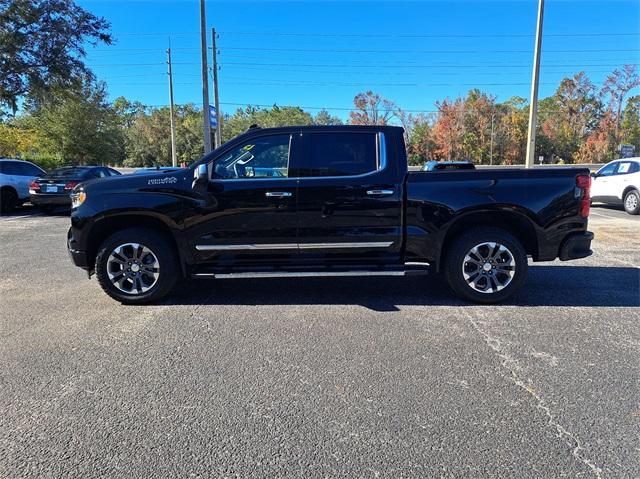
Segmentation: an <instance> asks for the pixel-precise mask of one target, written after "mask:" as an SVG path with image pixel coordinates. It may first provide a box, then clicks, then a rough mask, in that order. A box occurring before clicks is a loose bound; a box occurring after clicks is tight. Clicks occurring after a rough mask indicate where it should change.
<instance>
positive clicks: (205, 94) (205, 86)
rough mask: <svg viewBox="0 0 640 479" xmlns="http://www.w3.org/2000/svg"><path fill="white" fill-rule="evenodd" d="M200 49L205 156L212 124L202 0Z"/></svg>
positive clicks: (201, 0) (209, 147) (209, 144)
mask: <svg viewBox="0 0 640 479" xmlns="http://www.w3.org/2000/svg"><path fill="white" fill-rule="evenodd" d="M200 48H201V50H202V119H203V121H204V154H205V155H206V154H207V153H209V152H210V151H211V123H210V121H209V77H208V72H207V21H206V18H205V9H204V0H200Z"/></svg>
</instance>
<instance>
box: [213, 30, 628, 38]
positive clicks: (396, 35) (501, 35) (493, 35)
mask: <svg viewBox="0 0 640 479" xmlns="http://www.w3.org/2000/svg"><path fill="white" fill-rule="evenodd" d="M220 34H223V35H252V36H292V37H345V38H354V37H356V38H389V37H394V38H530V37H533V36H534V35H532V34H528V33H473V34H469V33H463V34H452V33H437V34H436V33H433V34H406V33H310V32H238V31H222V32H220ZM639 35H640V33H638V32H629V33H621V32H614V33H608V32H602V33H545V36H546V37H624V36H639Z"/></svg>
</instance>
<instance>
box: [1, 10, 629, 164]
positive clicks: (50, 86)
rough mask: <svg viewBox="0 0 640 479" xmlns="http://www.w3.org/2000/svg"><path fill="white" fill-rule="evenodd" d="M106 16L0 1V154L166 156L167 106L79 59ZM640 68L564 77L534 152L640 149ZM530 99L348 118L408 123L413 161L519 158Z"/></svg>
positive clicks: (185, 139)
mask: <svg viewBox="0 0 640 479" xmlns="http://www.w3.org/2000/svg"><path fill="white" fill-rule="evenodd" d="M111 42H112V39H111V36H110V34H109V24H108V22H107V21H105V20H104V19H102V18H98V17H95V16H93V15H92V14H91V13H89V12H87V11H86V10H84V9H83V8H81V7H79V6H77V5H76V4H75V3H74V2H73V1H71V0H0V51H1V52H2V55H0V156H4V157H19V158H24V159H29V160H32V161H35V162H37V163H40V164H41V165H42V166H44V167H46V168H51V167H53V166H57V165H61V164H110V165H125V166H152V165H167V164H170V163H171V144H170V137H171V135H170V127H169V125H170V123H169V108H168V107H160V108H157V107H149V106H145V105H143V104H141V103H140V102H137V101H131V100H129V99H126V98H123V97H120V98H117V99H115V100H114V101H109V96H108V92H107V86H106V84H105V83H104V82H100V81H97V80H96V78H95V76H94V75H93V73H92V72H91V70H90V69H89V68H87V67H86V65H85V64H84V62H83V58H84V57H85V56H86V50H85V48H86V45H96V44H98V43H104V44H110V43H111ZM638 86H640V78H639V76H638V70H637V66H635V65H623V66H621V68H619V69H615V70H614V71H612V72H611V74H610V75H608V76H607V78H606V79H605V81H604V83H603V84H602V87H601V88H597V87H596V86H595V85H594V84H593V82H591V80H590V79H589V78H588V76H587V75H586V74H585V73H584V72H579V73H577V74H575V75H574V76H572V77H567V78H564V79H563V80H562V81H561V82H560V83H559V85H558V87H557V89H556V91H555V93H554V94H553V95H551V96H549V97H547V98H544V99H542V100H540V102H539V105H538V110H539V115H538V129H537V139H536V152H535V154H536V157H543V160H544V162H545V163H602V162H606V161H609V160H611V159H613V158H616V157H617V155H618V152H617V148H618V147H619V145H620V144H631V145H634V146H635V148H636V152H640V95H635V96H631V92H633V91H634V89H635V88H637V87H638ZM528 114H529V105H528V103H527V100H526V99H524V98H521V97H513V98H509V99H508V100H506V101H504V102H498V101H497V98H496V96H494V95H492V94H490V93H486V92H482V91H481V90H479V89H472V90H470V91H469V92H468V93H467V94H466V95H465V96H464V97H458V98H445V99H443V100H441V101H437V102H436V104H435V110H434V111H433V112H429V113H415V112H410V111H405V110H404V109H403V108H401V107H400V106H399V105H397V104H396V103H395V102H394V101H392V100H391V99H388V98H384V97H383V96H381V95H380V94H378V93H374V92H372V91H364V92H361V93H358V94H357V95H355V97H354V99H353V108H352V110H351V112H350V113H349V115H348V119H347V120H346V122H348V123H351V124H356V125H363V124H374V125H386V124H397V125H402V126H403V127H404V128H405V135H406V140H407V153H408V157H409V161H410V162H411V163H412V164H419V163H421V162H423V161H426V160H431V159H435V160H459V159H469V160H472V161H474V162H475V163H479V164H521V163H523V162H524V156H525V151H526V140H527V138H526V137H527V124H528ZM175 120H176V130H177V135H176V137H177V154H178V161H179V162H180V163H189V162H191V161H193V160H196V159H197V158H199V157H200V156H201V155H202V153H203V150H204V145H203V136H202V131H203V127H202V126H203V125H202V121H203V119H202V112H201V110H200V109H199V108H198V107H197V106H196V105H194V104H187V105H180V106H178V107H177V108H176V111H175ZM342 122H343V120H342V119H341V118H339V117H336V116H333V115H331V114H330V113H329V112H328V111H327V110H321V111H320V112H318V113H311V112H308V111H305V110H304V109H302V108H300V107H296V106H278V105H274V106H272V107H270V108H263V107H256V106H247V107H246V108H239V109H237V110H236V111H235V112H227V113H224V114H223V115H222V119H221V127H222V139H223V141H226V140H229V139H230V138H232V137H234V136H236V135H238V134H240V133H242V132H243V131H245V130H246V129H247V128H248V127H249V126H250V125H252V124H258V125H260V126H262V127H274V126H282V125H327V124H341V123H342Z"/></svg>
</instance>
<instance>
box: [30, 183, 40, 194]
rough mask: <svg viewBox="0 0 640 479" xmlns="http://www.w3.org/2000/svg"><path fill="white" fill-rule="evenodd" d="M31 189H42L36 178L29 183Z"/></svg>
mask: <svg viewBox="0 0 640 479" xmlns="http://www.w3.org/2000/svg"><path fill="white" fill-rule="evenodd" d="M29 191H40V183H38V182H37V181H35V180H34V181H32V182H31V183H29Z"/></svg>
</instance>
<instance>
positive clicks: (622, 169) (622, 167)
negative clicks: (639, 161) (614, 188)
mask: <svg viewBox="0 0 640 479" xmlns="http://www.w3.org/2000/svg"><path fill="white" fill-rule="evenodd" d="M630 170H631V162H629V161H621V162H620V163H618V169H617V171H616V175H626V174H627V173H631V171H630Z"/></svg>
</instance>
